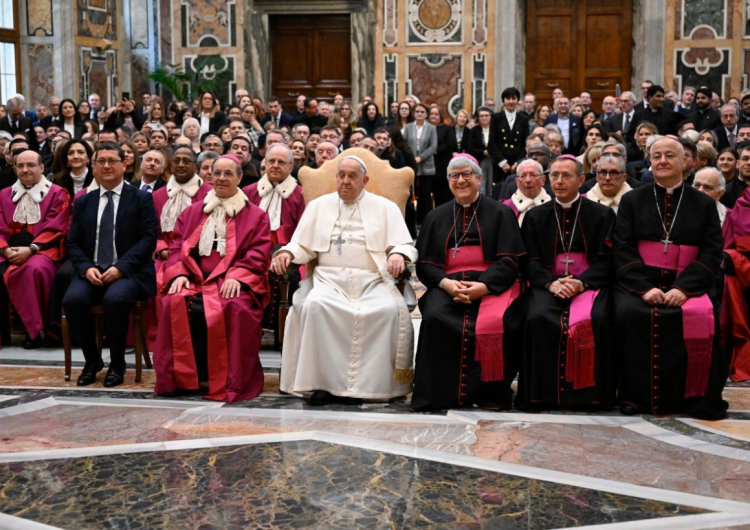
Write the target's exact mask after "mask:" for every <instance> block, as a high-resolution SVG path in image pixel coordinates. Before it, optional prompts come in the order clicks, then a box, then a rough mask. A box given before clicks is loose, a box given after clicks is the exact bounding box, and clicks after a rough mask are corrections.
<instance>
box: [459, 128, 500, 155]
mask: <svg viewBox="0 0 750 530" xmlns="http://www.w3.org/2000/svg"><path fill="white" fill-rule="evenodd" d="M490 139H492V132H490ZM461 143H462V144H464V146H465V151H466V152H467V153H469V154H470V155H471V156H473V157H474V158H476V159H477V162H479V163H480V164H481V163H482V159H483V158H484V151H485V150H487V146H486V145H484V136H483V135H482V127H481V126H479V125H476V126H474V127H472V128H471V129H466V130H465V131H464V137H463V140H462V142H461Z"/></svg>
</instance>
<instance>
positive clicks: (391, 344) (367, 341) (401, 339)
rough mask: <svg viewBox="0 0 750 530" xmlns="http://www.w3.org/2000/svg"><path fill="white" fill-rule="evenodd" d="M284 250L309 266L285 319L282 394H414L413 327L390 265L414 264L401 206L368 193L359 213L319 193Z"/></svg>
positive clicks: (334, 195)
mask: <svg viewBox="0 0 750 530" xmlns="http://www.w3.org/2000/svg"><path fill="white" fill-rule="evenodd" d="M339 212H340V215H339ZM339 235H341V238H342V239H343V240H344V241H345V243H343V244H341V247H340V248H341V253H340V254H339V252H338V246H337V245H336V244H335V243H334V241H336V240H337V239H338V238H339ZM281 250H286V251H289V252H291V253H292V255H293V256H294V259H293V263H296V264H299V265H302V264H307V274H306V278H305V280H303V281H302V283H301V284H300V288H299V290H298V291H297V292H296V293H295V294H294V305H293V306H292V308H291V309H290V311H289V315H288V316H287V320H286V328H285V332H284V349H283V353H282V356H281V385H280V386H281V389H282V390H283V391H284V392H289V393H291V394H297V395H301V394H302V393H304V392H308V391H313V390H326V391H328V392H330V393H331V394H334V395H336V396H342V397H356V398H363V399H375V400H383V399H390V398H393V397H397V396H405V395H406V394H408V393H409V392H411V389H412V380H413V374H414V372H413V347H414V346H413V344H414V329H413V327H412V323H411V317H410V315H409V310H408V308H407V307H406V302H404V298H403V296H402V295H401V293H400V292H399V291H398V289H397V288H396V286H395V284H394V280H393V277H392V276H390V275H389V274H388V270H387V260H388V256H389V255H390V254H394V253H398V254H402V255H404V256H405V257H406V260H405V261H406V262H407V263H408V262H409V261H411V262H412V263H415V262H416V261H417V250H416V249H415V248H414V244H413V240H412V238H411V235H410V234H409V230H408V229H407V227H406V224H405V223H404V218H403V216H402V215H401V211H400V210H399V208H398V206H396V205H395V204H394V203H393V202H391V201H389V200H388V199H385V198H383V197H380V196H378V195H373V194H372V193H367V192H366V191H363V192H362V195H361V196H360V201H359V207H358V208H357V207H356V206H354V205H351V206H349V205H346V204H344V203H343V201H341V199H339V196H338V194H337V193H331V194H328V195H324V196H322V197H319V198H318V199H315V200H314V201H312V202H311V203H310V204H308V205H307V207H306V209H305V213H304V214H303V215H302V219H301V220H300V223H299V225H298V226H297V230H296V231H295V232H294V236H293V237H292V240H291V241H290V243H289V244H288V245H286V246H285V247H283V248H282V249H281ZM279 252H280V251H279Z"/></svg>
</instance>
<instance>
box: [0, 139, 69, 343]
mask: <svg viewBox="0 0 750 530" xmlns="http://www.w3.org/2000/svg"><path fill="white" fill-rule="evenodd" d="M14 167H15V171H16V175H17V176H18V180H17V181H16V182H15V184H13V185H12V186H11V187H10V188H5V189H4V190H2V191H1V192H0V275H2V281H0V331H2V335H3V336H4V337H5V338H4V339H3V340H4V341H5V340H8V339H10V319H9V311H8V309H9V302H10V303H12V304H13V307H14V309H15V311H16V313H17V314H18V316H19V318H20V320H21V322H22V323H23V326H24V328H25V330H26V340H25V341H24V343H23V347H24V348H25V349H34V348H38V347H39V346H41V345H42V335H41V332H42V330H43V329H44V328H45V324H46V321H47V309H48V307H47V305H48V302H49V296H50V291H51V290H52V286H53V282H54V279H55V273H56V271H57V269H58V268H59V266H60V263H61V261H62V259H63V257H64V256H65V236H66V235H67V233H68V224H69V221H70V213H71V208H70V199H69V198H68V194H67V192H66V191H65V190H64V189H63V188H61V187H59V186H58V185H57V184H52V183H51V182H50V181H49V180H47V179H46V178H44V173H43V172H44V163H43V161H42V156H41V155H40V154H39V153H37V152H35V151H31V150H28V149H27V150H24V151H22V152H21V153H19V154H17V155H15V163H14ZM6 345H9V344H6Z"/></svg>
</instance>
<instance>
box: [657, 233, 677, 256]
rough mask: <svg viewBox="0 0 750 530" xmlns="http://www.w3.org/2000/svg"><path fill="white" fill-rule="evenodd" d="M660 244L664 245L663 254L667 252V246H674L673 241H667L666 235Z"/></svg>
mask: <svg viewBox="0 0 750 530" xmlns="http://www.w3.org/2000/svg"><path fill="white" fill-rule="evenodd" d="M660 243H664V254H666V253H667V252H669V245H671V244H674V241H672V240H671V239H669V234H667V237H665V238H664V239H662V240H661V241H660Z"/></svg>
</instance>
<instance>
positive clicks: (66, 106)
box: [57, 98, 86, 139]
mask: <svg viewBox="0 0 750 530" xmlns="http://www.w3.org/2000/svg"><path fill="white" fill-rule="evenodd" d="M57 126H58V127H59V128H60V130H61V131H68V133H70V136H71V137H73V138H78V139H80V138H81V136H83V134H84V133H85V132H86V127H85V126H84V125H83V122H82V121H81V117H80V115H79V114H78V105H76V102H75V101H73V100H72V99H67V98H66V99H63V100H62V101H61V102H60V117H59V118H58V119H57Z"/></svg>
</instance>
